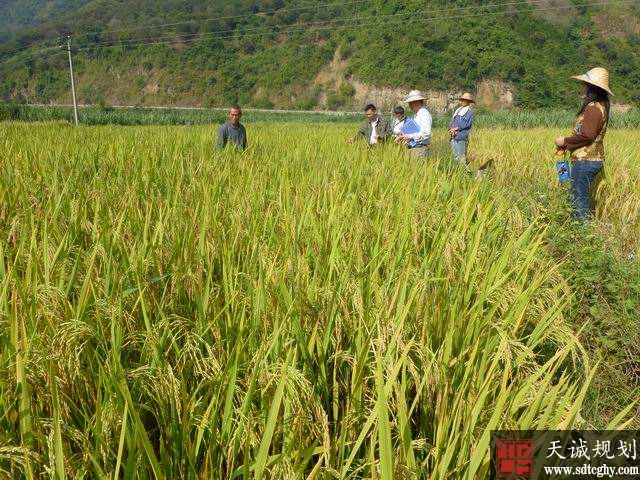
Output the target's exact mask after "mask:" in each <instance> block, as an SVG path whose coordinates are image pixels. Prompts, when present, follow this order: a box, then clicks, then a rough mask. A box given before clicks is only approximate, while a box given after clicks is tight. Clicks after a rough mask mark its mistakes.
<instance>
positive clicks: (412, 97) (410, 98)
mask: <svg viewBox="0 0 640 480" xmlns="http://www.w3.org/2000/svg"><path fill="white" fill-rule="evenodd" d="M426 99H427V97H425V96H424V95H423V94H422V92H421V91H420V90H411V91H410V92H409V95H407V98H406V100H405V102H407V103H411V102H418V101H420V100H426Z"/></svg>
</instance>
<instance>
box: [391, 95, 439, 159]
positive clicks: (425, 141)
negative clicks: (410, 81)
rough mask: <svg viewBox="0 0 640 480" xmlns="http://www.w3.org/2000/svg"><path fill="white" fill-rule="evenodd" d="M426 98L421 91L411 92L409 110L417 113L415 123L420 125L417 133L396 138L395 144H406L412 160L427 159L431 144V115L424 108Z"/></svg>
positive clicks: (408, 97)
mask: <svg viewBox="0 0 640 480" xmlns="http://www.w3.org/2000/svg"><path fill="white" fill-rule="evenodd" d="M425 99H426V98H425V96H424V95H423V94H422V92H420V90H411V91H410V92H409V95H408V96H407V98H406V100H405V101H406V102H407V103H408V104H409V108H410V109H411V110H412V111H413V113H415V117H414V119H413V121H414V123H415V124H417V125H418V131H417V132H410V133H403V134H402V135H398V136H397V137H396V140H395V142H396V143H400V142H406V143H407V147H408V148H409V156H410V157H412V158H418V157H426V156H427V152H428V148H429V145H430V144H431V114H430V113H429V110H427V108H426V107H425V106H424V101H425Z"/></svg>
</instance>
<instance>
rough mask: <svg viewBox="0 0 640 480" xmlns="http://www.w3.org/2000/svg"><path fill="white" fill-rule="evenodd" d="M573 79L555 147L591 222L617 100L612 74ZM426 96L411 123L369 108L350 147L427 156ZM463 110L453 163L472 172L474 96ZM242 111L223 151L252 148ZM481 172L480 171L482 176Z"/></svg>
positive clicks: (454, 131)
mask: <svg viewBox="0 0 640 480" xmlns="http://www.w3.org/2000/svg"><path fill="white" fill-rule="evenodd" d="M572 78H575V79H577V80H579V81H580V82H581V83H580V85H581V86H580V88H581V90H580V93H581V96H582V98H583V103H582V106H581V108H580V110H579V111H578V115H577V118H576V122H575V126H574V131H573V133H572V135H570V136H568V137H557V138H556V139H555V144H556V146H557V148H558V149H560V151H561V152H565V151H568V152H570V156H569V158H570V160H571V163H572V166H571V177H572V185H571V203H572V206H573V211H574V215H575V216H576V218H578V219H579V220H581V221H583V222H584V221H586V220H588V219H589V218H590V217H591V211H590V205H589V201H590V194H591V190H592V186H593V184H594V181H595V179H596V176H597V175H598V174H599V173H600V172H601V171H602V170H603V168H604V160H605V153H604V137H605V134H606V132H607V126H608V124H609V114H610V109H611V104H610V100H609V97H610V96H611V95H613V93H612V92H611V89H610V88H609V72H608V71H607V70H606V69H604V68H602V67H596V68H592V69H591V70H589V71H587V72H585V73H583V74H582V75H576V76H574V77H572ZM425 100H426V97H425V96H424V95H423V94H422V93H421V92H420V91H419V90H412V91H411V92H409V95H408V96H407V98H406V100H405V101H406V103H407V104H408V106H409V109H410V110H411V111H412V112H413V113H414V116H413V117H412V118H408V117H407V116H406V115H405V109H404V108H403V107H402V106H397V107H396V108H395V109H394V111H393V113H394V118H393V119H392V121H390V122H389V121H387V120H386V119H385V118H384V117H383V116H381V115H380V114H379V113H378V110H377V108H376V106H375V105H373V104H368V105H367V106H366V107H365V109H364V111H365V115H366V119H365V121H364V122H363V123H362V125H361V127H360V129H359V130H358V131H357V132H356V134H355V135H353V136H352V137H350V138H349V142H354V141H355V140H357V139H362V140H364V141H366V142H367V143H368V144H369V145H375V144H377V143H382V142H386V141H394V142H395V143H398V144H405V145H406V147H407V149H408V152H409V155H410V157H414V158H418V157H426V156H427V154H428V151H429V146H430V145H431V127H432V118H431V114H430V113H429V110H428V109H427V107H426V106H425ZM458 101H459V102H460V106H459V107H458V108H457V109H456V110H455V111H454V112H453V115H452V117H451V121H450V122H449V135H450V138H451V151H452V154H453V155H452V157H453V159H454V161H455V162H456V163H457V164H459V165H460V166H462V167H463V168H464V169H465V170H466V171H467V172H470V170H469V166H468V162H467V149H468V143H469V134H470V133H471V129H472V127H473V108H472V107H473V104H474V103H475V101H474V99H473V96H472V95H471V94H470V93H464V94H463V95H461V96H460V97H459V98H458ZM241 116H242V110H241V109H240V107H239V106H238V105H233V106H232V107H231V110H230V111H229V120H228V121H227V122H226V123H224V124H223V125H222V126H220V128H219V129H218V147H219V148H224V147H225V146H227V145H229V144H230V145H233V146H235V147H240V148H242V149H246V148H247V132H246V129H245V127H244V126H243V125H242V124H241V123H240V118H241ZM479 173H480V172H479Z"/></svg>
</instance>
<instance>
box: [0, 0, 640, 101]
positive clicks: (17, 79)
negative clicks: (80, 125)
mask: <svg viewBox="0 0 640 480" xmlns="http://www.w3.org/2000/svg"><path fill="white" fill-rule="evenodd" d="M67 33H69V34H71V35H72V42H73V48H74V50H73V52H74V62H75V67H76V75H77V77H78V85H79V87H78V96H79V101H80V102H82V103H106V104H131V105H189V106H212V105H223V104H226V103H228V102H229V101H234V100H235V101H240V102H242V103H243V104H245V105H252V106H257V107H287V108H301V109H313V108H331V109H350V108H355V107H359V106H360V104H361V103H362V102H363V101H365V100H366V98H369V97H371V98H380V97H381V96H385V95H387V96H399V95H400V94H401V93H402V92H403V91H406V90H407V89H409V88H416V87H417V88H421V89H425V90H430V91H431V92H432V95H435V96H437V94H438V93H437V92H440V94H441V96H445V97H446V96H447V95H448V94H451V93H456V92H459V91H461V90H469V89H470V90H474V91H477V90H478V89H479V88H480V90H481V92H480V94H481V97H482V99H483V100H484V101H485V103H491V104H493V105H494V106H500V105H506V106H510V105H513V106H525V107H543V106H553V105H557V104H566V103H567V96H570V99H569V101H574V99H575V96H576V94H575V91H576V86H575V84H574V83H572V82H571V81H569V80H568V77H569V76H570V75H571V74H575V73H576V72H580V71H582V70H584V69H586V68H588V67H590V66H593V65H596V64H600V65H604V66H607V67H608V68H610V70H611V72H612V84H613V89H614V91H615V93H616V97H615V99H616V101H617V102H620V103H635V102H638V100H640V90H639V88H638V85H640V60H639V57H638V55H637V54H636V52H637V51H638V49H639V48H640V2H638V1H603V0H600V1H594V0H580V1H578V0H576V1H569V0H529V1H517V0H512V1H506V0H500V1H496V2H480V1H461V0H458V1H446V2H445V1H415V0H392V1H385V0H369V1H362V0H360V1H345V2H335V1H331V2H326V3H325V2H323V3H318V2H315V1H290V0H265V1H260V0H234V1H233V2H229V1H228V0H193V1H189V2H186V1H176V0H164V1H155V0H136V1H122V0H55V1H43V0H31V1H24V0H8V1H5V2H3V3H2V4H1V5H0V42H1V46H0V98H1V99H2V100H5V101H17V102H29V103H49V102H54V103H68V102H69V100H70V93H69V85H68V84H69V80H68V64H67V58H66V56H65V54H64V52H63V51H62V50H60V49H59V48H58V44H59V42H60V38H61V37H62V36H63V35H65V34H67Z"/></svg>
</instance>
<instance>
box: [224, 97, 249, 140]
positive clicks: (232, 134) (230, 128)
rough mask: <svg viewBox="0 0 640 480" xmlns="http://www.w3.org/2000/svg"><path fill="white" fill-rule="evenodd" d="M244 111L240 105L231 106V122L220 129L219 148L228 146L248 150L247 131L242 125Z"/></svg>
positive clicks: (225, 123)
mask: <svg viewBox="0 0 640 480" xmlns="http://www.w3.org/2000/svg"><path fill="white" fill-rule="evenodd" d="M241 117H242V109H240V107H239V106H238V105H231V110H229V120H227V121H226V122H224V123H223V124H222V125H220V128H218V148H220V149H223V148H224V147H226V146H227V145H229V144H230V145H232V146H234V147H236V148H240V149H242V150H245V149H246V148H247V131H246V130H245V128H244V125H242V124H241V123H240V118H241Z"/></svg>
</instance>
